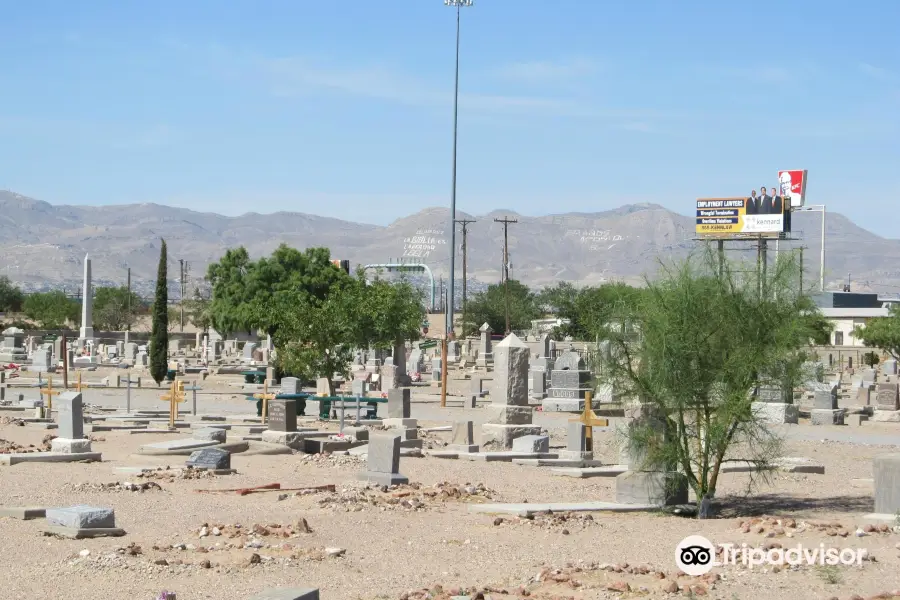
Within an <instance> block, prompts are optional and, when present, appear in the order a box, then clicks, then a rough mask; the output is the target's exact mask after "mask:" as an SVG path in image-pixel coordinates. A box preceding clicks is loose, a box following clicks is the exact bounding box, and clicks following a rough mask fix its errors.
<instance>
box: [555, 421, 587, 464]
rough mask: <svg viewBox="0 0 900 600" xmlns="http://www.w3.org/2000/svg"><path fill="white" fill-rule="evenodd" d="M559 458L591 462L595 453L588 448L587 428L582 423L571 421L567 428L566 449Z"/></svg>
mask: <svg viewBox="0 0 900 600" xmlns="http://www.w3.org/2000/svg"><path fill="white" fill-rule="evenodd" d="M559 457H560V458H561V459H566V460H590V459H592V458H594V451H593V450H591V449H590V448H588V443H587V427H586V426H585V424H584V423H582V422H580V421H569V423H568V426H567V428H566V449H565V450H563V451H562V452H560V454H559Z"/></svg>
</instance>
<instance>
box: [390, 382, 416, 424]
mask: <svg viewBox="0 0 900 600" xmlns="http://www.w3.org/2000/svg"><path fill="white" fill-rule="evenodd" d="M410 414H411V411H410V392H409V390H408V389H394V390H390V391H389V392H388V418H389V419H409V418H410Z"/></svg>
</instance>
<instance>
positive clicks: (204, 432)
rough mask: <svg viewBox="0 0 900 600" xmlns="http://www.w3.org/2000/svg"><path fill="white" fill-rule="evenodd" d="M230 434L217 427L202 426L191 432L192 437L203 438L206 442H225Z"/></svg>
mask: <svg viewBox="0 0 900 600" xmlns="http://www.w3.org/2000/svg"><path fill="white" fill-rule="evenodd" d="M227 436H228V432H227V431H225V430H224V429H219V428H217V427H201V428H200V429H195V430H194V431H193V432H192V433H191V437H192V438H194V439H195V440H203V441H205V442H219V443H220V444H224V443H225V440H226V438H227Z"/></svg>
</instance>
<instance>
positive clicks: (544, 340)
mask: <svg viewBox="0 0 900 600" xmlns="http://www.w3.org/2000/svg"><path fill="white" fill-rule="evenodd" d="M540 358H550V336H549V335H548V334H546V333H545V334H543V335H542V336H541V351H540Z"/></svg>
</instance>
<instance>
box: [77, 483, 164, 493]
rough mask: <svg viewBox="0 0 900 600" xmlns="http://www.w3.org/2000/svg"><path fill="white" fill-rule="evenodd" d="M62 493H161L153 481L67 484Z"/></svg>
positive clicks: (158, 486) (160, 488)
mask: <svg viewBox="0 0 900 600" xmlns="http://www.w3.org/2000/svg"><path fill="white" fill-rule="evenodd" d="M63 490H64V491H69V492H147V491H151V490H152V491H159V492H161V491H162V487H161V486H160V485H159V484H158V483H156V482H154V481H142V482H140V483H130V482H128V481H123V482H119V481H115V482H113V483H77V484H71V483H68V484H66V485H64V486H63Z"/></svg>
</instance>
